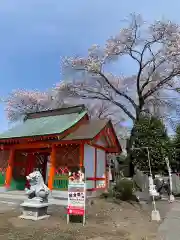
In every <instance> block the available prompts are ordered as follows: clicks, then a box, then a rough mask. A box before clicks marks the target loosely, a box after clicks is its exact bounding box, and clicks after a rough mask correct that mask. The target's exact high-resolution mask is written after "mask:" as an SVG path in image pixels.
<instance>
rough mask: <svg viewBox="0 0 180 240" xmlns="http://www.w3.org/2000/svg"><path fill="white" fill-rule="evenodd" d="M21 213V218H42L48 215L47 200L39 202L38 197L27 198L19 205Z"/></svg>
mask: <svg viewBox="0 0 180 240" xmlns="http://www.w3.org/2000/svg"><path fill="white" fill-rule="evenodd" d="M20 206H21V208H22V215H21V216H19V217H20V218H21V219H27V220H33V221H37V220H42V219H46V218H48V217H49V215H48V214H47V209H48V206H49V204H48V202H47V201H44V202H40V201H39V199H37V198H36V199H28V200H26V201H24V202H23V203H22V204H21V205H20Z"/></svg>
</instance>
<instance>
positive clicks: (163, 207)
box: [0, 199, 170, 240]
mask: <svg viewBox="0 0 180 240" xmlns="http://www.w3.org/2000/svg"><path fill="white" fill-rule="evenodd" d="M157 208H158V209H159V211H160V214H161V217H162V218H164V217H165V215H166V213H167V211H168V210H169V208H170V205H169V204H168V203H167V201H159V202H158V203H157ZM87 212H88V214H87V222H86V225H85V226H84V227H83V226H82V224H81V223H78V222H77V219H76V222H75V219H74V221H73V222H72V223H70V224H68V225H67V224H66V211H65V208H64V207H60V206H51V207H49V213H50V215H51V216H50V218H49V219H46V220H40V221H38V222H34V221H29V220H22V219H19V218H18V216H19V215H20V209H19V207H16V206H15V205H7V204H3V203H0V216H1V218H0V239H3V240H6V239H16V240H29V239H31V240H32V239H36V240H40V239H43V240H54V239H60V240H65V239H66V240H76V239H78V240H86V239H94V240H95V237H102V240H103V239H104V240H121V239H123V240H142V239H143V237H144V239H148V240H151V239H154V237H155V235H156V233H157V228H158V226H159V224H158V223H156V222H151V221H150V212H151V205H147V204H143V205H142V206H141V207H140V206H139V205H132V204H129V203H125V202H120V203H112V202H108V201H105V200H103V199H98V200H95V203H94V204H93V205H92V206H89V207H88V210H87ZM145 237H146V238H145Z"/></svg>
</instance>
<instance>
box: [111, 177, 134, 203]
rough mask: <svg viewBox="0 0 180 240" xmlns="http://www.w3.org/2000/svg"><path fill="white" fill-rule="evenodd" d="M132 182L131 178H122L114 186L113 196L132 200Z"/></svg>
mask: <svg viewBox="0 0 180 240" xmlns="http://www.w3.org/2000/svg"><path fill="white" fill-rule="evenodd" d="M133 192H134V184H133V181H132V180H129V179H127V178H123V179H121V180H119V181H118V182H117V183H116V185H115V187H114V194H115V198H117V199H121V200H123V201H128V200H134V194H133Z"/></svg>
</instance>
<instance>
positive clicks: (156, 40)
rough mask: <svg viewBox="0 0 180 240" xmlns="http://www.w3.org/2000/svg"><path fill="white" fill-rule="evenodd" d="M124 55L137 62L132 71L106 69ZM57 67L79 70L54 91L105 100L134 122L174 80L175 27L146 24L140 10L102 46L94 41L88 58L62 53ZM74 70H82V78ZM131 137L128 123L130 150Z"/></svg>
mask: <svg viewBox="0 0 180 240" xmlns="http://www.w3.org/2000/svg"><path fill="white" fill-rule="evenodd" d="M128 58H129V59H130V61H131V63H132V61H133V62H134V66H136V72H135V73H134V74H133V75H132V74H130V75H129V76H115V75H114V74H113V73H109V72H107V71H106V66H107V64H110V63H112V62H114V61H117V60H120V59H121V61H124V60H127V59H128ZM121 61H120V62H121ZM130 66H131V65H130ZM120 67H121V66H120ZM62 69H63V70H64V73H65V74H66V73H67V72H68V73H69V71H70V70H72V71H73V73H78V78H77V79H76V78H75V75H74V74H73V78H74V79H73V80H72V81H71V82H70V81H68V82H65V83H63V84H62V85H61V88H59V91H63V92H64V93H65V91H66V94H68V95H69V96H71V97H73V98H81V99H91V100H94V99H99V100H102V101H108V102H110V103H112V104H114V105H116V106H117V107H118V108H119V110H120V111H121V112H123V113H124V114H125V115H126V116H128V117H129V118H130V119H131V120H132V122H133V126H134V125H135V123H136V121H137V120H138V119H139V118H140V115H141V114H142V112H147V111H149V110H148V104H147V103H148V101H149V100H150V98H152V97H153V96H154V95H155V94H156V93H157V92H161V93H162V92H163V89H164V88H165V87H167V84H168V83H171V84H172V85H173V84H174V79H176V81H177V79H178V80H179V74H180V26H179V25H178V24H176V23H173V22H171V21H167V20H160V21H155V22H154V23H152V24H147V23H145V22H144V21H143V19H142V17H141V16H140V15H135V14H131V15H130V17H129V18H128V20H127V26H126V27H124V28H122V29H121V30H120V31H119V33H118V34H117V35H116V36H114V37H110V38H109V39H108V40H107V41H106V44H105V46H104V47H100V46H98V45H93V46H92V47H91V48H90V49H89V50H88V55H87V57H78V56H76V57H64V58H62ZM79 73H83V79H82V78H80V77H79ZM152 83H153V84H152ZM134 139H135V138H134V127H132V130H131V134H130V139H129V142H128V146H127V151H128V153H129V154H130V153H131V148H132V146H133V142H134Z"/></svg>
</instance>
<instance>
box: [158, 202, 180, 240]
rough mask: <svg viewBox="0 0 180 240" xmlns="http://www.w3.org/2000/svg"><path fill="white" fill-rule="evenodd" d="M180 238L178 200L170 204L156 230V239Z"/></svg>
mask: <svg viewBox="0 0 180 240" xmlns="http://www.w3.org/2000/svg"><path fill="white" fill-rule="evenodd" d="M179 239H180V201H179V200H178V201H176V202H174V203H173V204H172V208H171V210H170V211H169V213H168V214H167V216H166V218H165V219H164V221H163V222H162V224H161V225H160V227H159V230H158V236H157V240H179Z"/></svg>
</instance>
